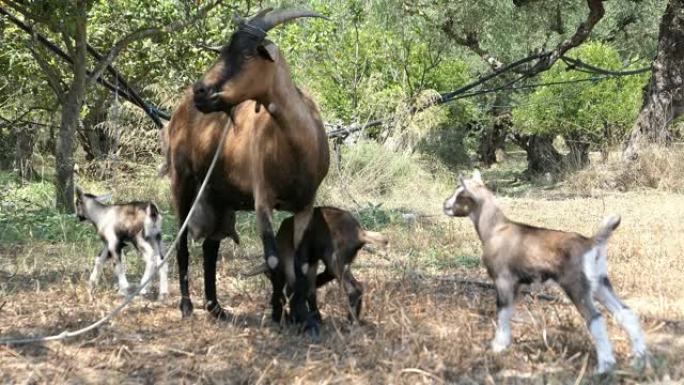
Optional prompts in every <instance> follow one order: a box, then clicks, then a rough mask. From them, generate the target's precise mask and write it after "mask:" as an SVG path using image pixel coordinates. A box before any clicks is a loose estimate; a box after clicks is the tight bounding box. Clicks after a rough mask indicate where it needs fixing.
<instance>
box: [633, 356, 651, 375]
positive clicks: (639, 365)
mask: <svg viewBox="0 0 684 385" xmlns="http://www.w3.org/2000/svg"><path fill="white" fill-rule="evenodd" d="M632 368H633V369H634V370H635V371H637V372H648V371H650V370H651V369H652V368H651V359H650V358H649V355H648V353H646V352H643V353H641V354H637V355H635V356H634V358H632Z"/></svg>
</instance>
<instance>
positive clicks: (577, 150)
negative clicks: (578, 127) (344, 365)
mask: <svg viewBox="0 0 684 385" xmlns="http://www.w3.org/2000/svg"><path fill="white" fill-rule="evenodd" d="M563 140H564V141H565V145H566V146H568V149H569V150H570V152H568V154H567V155H566V156H565V165H566V166H567V167H568V168H570V169H577V170H579V169H582V168H584V167H586V166H588V165H589V141H588V140H586V139H584V138H582V136H581V135H578V134H568V135H565V136H563Z"/></svg>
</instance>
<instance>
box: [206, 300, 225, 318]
mask: <svg viewBox="0 0 684 385" xmlns="http://www.w3.org/2000/svg"><path fill="white" fill-rule="evenodd" d="M207 311H208V312H209V314H211V316H212V317H213V318H214V319H216V320H217V321H221V322H226V321H230V317H229V316H228V314H227V313H226V312H225V311H224V310H223V308H222V307H221V305H219V304H216V305H214V306H213V307H212V308H211V309H210V308H207Z"/></svg>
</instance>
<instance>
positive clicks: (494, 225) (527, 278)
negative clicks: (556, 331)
mask: <svg viewBox="0 0 684 385" xmlns="http://www.w3.org/2000/svg"><path fill="white" fill-rule="evenodd" d="M444 213H445V214H446V215H448V216H453V217H470V219H471V220H472V221H473V224H474V225H475V230H476V231H477V234H478V236H479V237H480V240H481V241H482V248H483V250H484V252H483V255H482V261H483V263H484V265H485V267H486V268H487V272H488V273H489V276H490V277H491V278H492V280H494V284H495V286H496V294H497V300H496V307H497V318H498V320H497V329H496V334H495V336H494V339H493V340H492V343H491V346H492V349H493V350H494V351H495V352H500V351H502V350H504V349H506V347H508V345H510V343H511V331H510V325H509V321H510V318H511V315H512V314H513V306H514V301H515V297H516V294H517V293H518V287H519V286H520V285H521V284H530V283H532V282H533V281H546V280H549V279H552V280H554V281H556V282H557V283H558V284H559V285H560V287H561V288H563V290H564V291H565V293H566V294H567V295H568V297H570V299H571V300H572V302H573V303H574V305H575V307H576V308H577V310H579V312H580V314H581V315H582V317H584V320H585V321H586V323H587V327H588V329H589V332H590V333H591V336H592V337H593V339H594V343H595V345H596V355H597V361H598V363H597V367H596V371H597V372H598V373H605V372H609V371H611V370H612V368H613V366H614V365H615V358H614V356H613V350H612V347H611V344H610V341H609V340H608V335H607V331H606V326H605V323H604V321H603V317H602V316H601V313H600V312H599V311H598V310H597V309H596V306H595V304H594V299H597V300H598V301H599V302H600V303H602V304H603V305H604V306H605V307H606V308H607V309H608V311H610V312H611V313H612V315H613V316H614V317H615V320H616V321H617V322H618V323H619V324H620V326H622V328H623V329H625V331H626V332H627V334H628V335H629V338H630V340H631V344H632V350H633V354H634V358H635V361H634V363H635V365H637V366H642V365H644V364H646V363H647V356H648V355H647V350H646V344H645V342H644V336H643V334H642V332H641V328H640V326H639V320H638V318H637V316H636V315H634V313H633V312H632V311H631V310H630V309H629V308H628V307H627V306H626V305H625V304H623V303H622V302H621V301H620V299H619V298H618V297H617V295H616V294H615V292H614V291H613V288H612V286H611V284H610V281H609V280H608V270H607V263H606V254H607V252H606V243H607V241H608V238H609V237H610V236H611V234H612V233H613V231H614V230H615V229H616V228H617V227H618V225H619V224H620V217H619V216H611V217H607V218H606V219H604V220H603V222H602V223H601V227H600V229H599V230H598V232H597V233H596V234H594V235H593V236H592V237H590V238H587V237H585V236H582V235H580V234H577V233H572V232H565V231H557V230H549V229H544V228H539V227H533V226H529V225H525V224H522V223H517V222H513V221H511V220H509V219H508V218H506V216H505V215H504V214H503V212H502V211H501V209H500V208H499V207H498V205H497V203H496V201H495V198H494V195H493V194H492V192H490V191H489V190H488V189H487V187H485V185H484V183H483V182H482V178H481V176H480V173H479V172H478V171H475V173H474V174H473V177H472V178H471V179H468V180H464V179H463V178H461V184H460V186H459V187H458V188H457V189H456V191H455V192H454V194H453V195H452V196H451V197H449V198H448V199H447V200H446V201H445V202H444Z"/></svg>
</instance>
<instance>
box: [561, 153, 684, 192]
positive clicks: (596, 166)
mask: <svg viewBox="0 0 684 385" xmlns="http://www.w3.org/2000/svg"><path fill="white" fill-rule="evenodd" d="M568 182H569V187H570V188H572V189H573V190H575V191H581V192H592V191H595V190H598V189H603V190H606V189H607V190H620V191H627V190H634V189H639V188H655V189H659V190H663V191H672V192H683V191H684V144H682V143H678V144H675V145H673V146H671V147H663V146H649V147H645V148H644V149H642V151H641V153H640V155H639V158H638V159H637V160H635V161H634V162H631V163H629V164H626V163H625V162H624V160H623V159H622V152H621V151H614V152H611V153H610V154H609V156H608V159H607V160H605V161H602V160H600V159H599V158H598V156H595V157H594V159H592V164H591V165H590V166H589V167H588V168H586V169H584V170H581V171H579V172H577V173H575V174H574V175H572V176H571V177H570V178H569V179H568Z"/></svg>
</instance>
